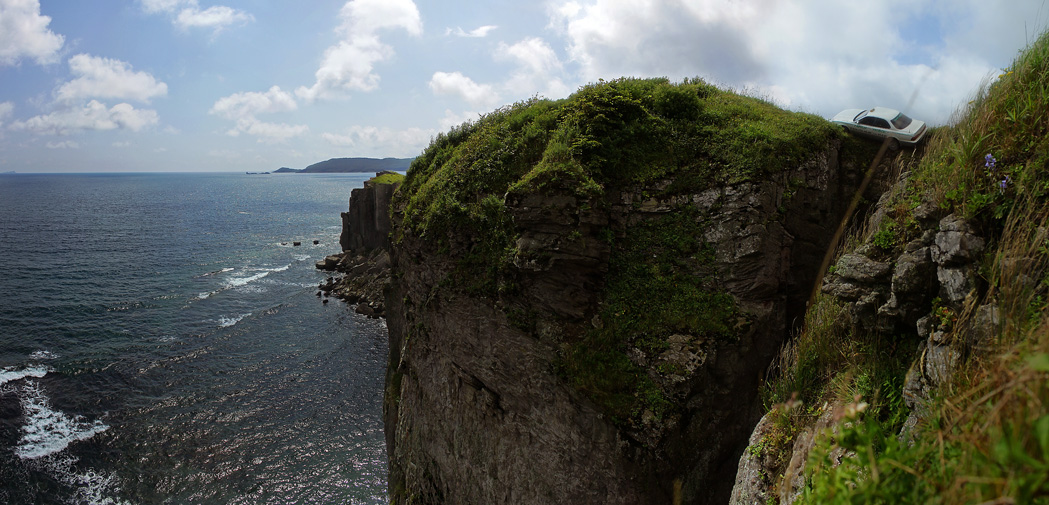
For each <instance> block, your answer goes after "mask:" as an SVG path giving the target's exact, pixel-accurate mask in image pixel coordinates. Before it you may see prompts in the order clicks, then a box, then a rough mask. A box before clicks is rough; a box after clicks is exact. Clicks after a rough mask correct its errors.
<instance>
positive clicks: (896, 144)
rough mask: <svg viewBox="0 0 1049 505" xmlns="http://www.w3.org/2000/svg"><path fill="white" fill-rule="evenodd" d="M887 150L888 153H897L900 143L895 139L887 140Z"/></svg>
mask: <svg viewBox="0 0 1049 505" xmlns="http://www.w3.org/2000/svg"><path fill="white" fill-rule="evenodd" d="M889 150H890V151H899V150H900V141H899V140H896V139H889Z"/></svg>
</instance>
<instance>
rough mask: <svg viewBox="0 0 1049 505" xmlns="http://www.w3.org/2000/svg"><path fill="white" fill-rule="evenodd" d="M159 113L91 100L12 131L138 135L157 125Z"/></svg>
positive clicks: (14, 126)
mask: <svg viewBox="0 0 1049 505" xmlns="http://www.w3.org/2000/svg"><path fill="white" fill-rule="evenodd" d="M157 121H158V118H157V112H156V111H155V110H150V109H136V108H134V107H133V106H131V105H130V104H127V103H118V104H116V105H114V106H113V107H110V108H106V105H105V104H103V103H100V102H98V101H96V100H91V101H90V102H88V103H87V104H86V105H84V106H83V107H80V108H67V109H62V110H59V111H55V112H52V113H51V114H46V115H41V116H34V117H31V118H29V119H27V120H25V121H15V122H14V123H11V129H13V130H26V131H30V132H33V133H37V134H42V135H43V134H50V135H67V134H70V133H74V132H80V131H85V130H115V129H118V128H119V129H124V130H131V131H139V130H141V129H143V128H145V127H147V126H151V125H155V124H157Z"/></svg>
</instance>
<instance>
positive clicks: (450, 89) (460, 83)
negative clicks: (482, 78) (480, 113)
mask: <svg viewBox="0 0 1049 505" xmlns="http://www.w3.org/2000/svg"><path fill="white" fill-rule="evenodd" d="M430 89H431V90H433V92H434V94H435V95H453V96H458V97H460V98H462V99H463V100H466V101H467V102H469V103H470V104H471V105H474V106H485V107H487V106H491V105H494V104H495V103H497V102H498V101H499V94H498V93H496V92H495V90H493V89H492V86H490V85H488V84H477V83H476V82H474V81H473V79H470V78H469V77H466V76H465V75H463V74H462V73H460V72H451V73H449V72H434V74H433V77H431V78H430Z"/></svg>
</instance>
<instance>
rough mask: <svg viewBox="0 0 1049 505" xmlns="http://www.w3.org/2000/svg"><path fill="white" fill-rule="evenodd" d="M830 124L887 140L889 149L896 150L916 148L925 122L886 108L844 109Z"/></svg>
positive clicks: (923, 132)
mask: <svg viewBox="0 0 1049 505" xmlns="http://www.w3.org/2000/svg"><path fill="white" fill-rule="evenodd" d="M831 122H833V123H836V124H839V125H841V126H842V128H844V129H845V131H847V132H850V133H855V134H857V135H863V136H865V137H871V138H876V139H878V140H882V139H889V147H890V148H893V149H896V148H899V146H900V144H904V145H908V146H916V145H918V143H919V142H921V141H922V139H923V138H924V137H925V130H926V126H925V122H924V121H918V120H915V119H911V118H909V117H907V115H906V114H904V113H902V112H900V111H898V110H896V109H890V108H888V107H874V108H873V109H845V110H843V111H841V112H839V113H838V114H837V115H836V116H834V118H833V119H831Z"/></svg>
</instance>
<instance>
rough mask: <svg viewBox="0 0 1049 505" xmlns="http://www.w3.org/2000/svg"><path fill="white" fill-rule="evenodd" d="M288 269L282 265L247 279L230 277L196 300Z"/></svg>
mask: <svg viewBox="0 0 1049 505" xmlns="http://www.w3.org/2000/svg"><path fill="white" fill-rule="evenodd" d="M289 268H291V265H290V264H289V265H284V266H282V267H277V268H266V269H262V271H260V272H258V273H256V274H254V275H249V276H247V277H231V278H229V279H227V280H226V284H225V285H223V286H222V287H221V288H219V289H216V290H214V291H207V292H203V293H200V294H198V295H197V298H199V299H201V300H203V299H205V298H209V297H211V296H213V295H216V294H218V293H221V292H223V291H226V290H227V289H234V288H239V287H243V286H247V285H248V284H251V283H252V282H255V281H257V280H260V279H263V278H265V277H266V276H268V275H269V274H272V273H274V272H283V271H285V270H287V269H289Z"/></svg>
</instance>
